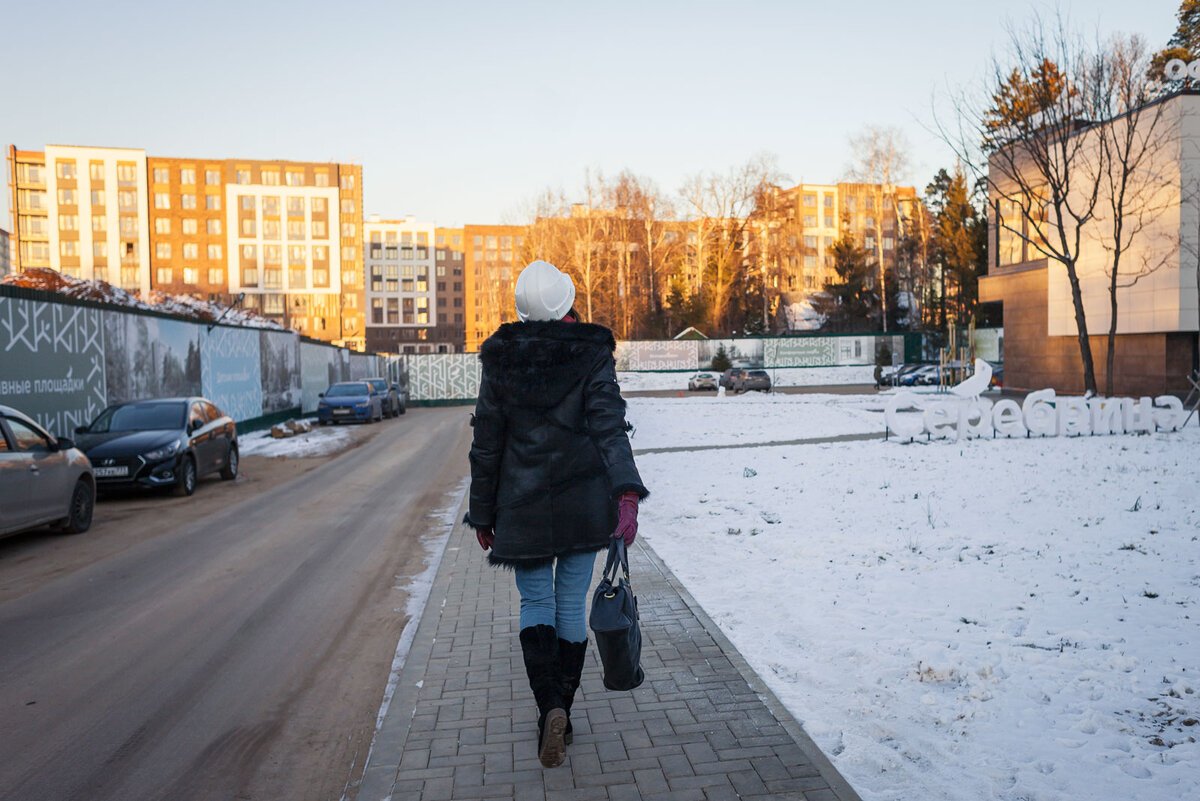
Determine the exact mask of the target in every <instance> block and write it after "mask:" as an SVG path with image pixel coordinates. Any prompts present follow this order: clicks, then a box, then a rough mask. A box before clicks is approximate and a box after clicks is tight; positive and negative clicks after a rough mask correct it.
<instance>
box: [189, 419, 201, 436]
mask: <svg viewBox="0 0 1200 801" xmlns="http://www.w3.org/2000/svg"><path fill="white" fill-rule="evenodd" d="M203 427H204V423H203V421H200V420H189V421H188V433H189V434H194V433H195V432H197V431H199V430H200V429H201V428H203Z"/></svg>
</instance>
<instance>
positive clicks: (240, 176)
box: [237, 170, 250, 185]
mask: <svg viewBox="0 0 1200 801" xmlns="http://www.w3.org/2000/svg"><path fill="white" fill-rule="evenodd" d="M237 182H238V183H239V184H242V185H245V184H248V183H250V171H249V170H238V171H237Z"/></svg>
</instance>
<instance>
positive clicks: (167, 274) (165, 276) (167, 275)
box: [154, 267, 175, 285]
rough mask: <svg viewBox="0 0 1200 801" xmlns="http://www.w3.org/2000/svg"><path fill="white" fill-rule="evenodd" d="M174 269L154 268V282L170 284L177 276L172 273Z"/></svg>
mask: <svg viewBox="0 0 1200 801" xmlns="http://www.w3.org/2000/svg"><path fill="white" fill-rule="evenodd" d="M172 272H173V270H172V269H171V268H170V267H156V268H155V269H154V282H155V283H156V284H159V285H162V284H169V283H172V282H173V281H174V280H175V276H173V275H172V274H171V273H172Z"/></svg>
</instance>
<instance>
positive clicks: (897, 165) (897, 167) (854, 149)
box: [846, 125, 908, 331]
mask: <svg viewBox="0 0 1200 801" xmlns="http://www.w3.org/2000/svg"><path fill="white" fill-rule="evenodd" d="M850 158H851V163H850V167H849V169H848V170H847V171H846V172H847V176H848V177H849V178H850V180H852V181H856V182H858V183H863V184H869V185H871V189H872V195H873V199H874V206H875V208H874V211H875V214H876V217H875V221H876V226H875V228H874V230H873V231H872V233H873V234H874V239H875V247H874V248H872V249H873V250H874V251H875V253H874V255H875V263H876V264H877V265H878V267H879V297H880V324H881V326H882V328H883V330H884V331H887V327H888V323H887V321H888V311H887V303H888V297H887V291H886V288H885V281H884V278H885V275H884V263H883V235H882V229H881V226H880V225H879V224H880V223H882V221H883V217H884V213H885V211H886V212H887V213H889V214H890V213H892V211H893V210H894V209H895V206H896V203H895V197H896V192H895V188H896V184H897V182H899V181H901V180H903V179H904V177H905V176H906V175H907V173H908V142H907V140H906V139H905V137H904V134H903V133H902V132H901V131H900V130H899V129H897V128H890V127H886V128H885V127H880V126H877V125H868V126H866V127H865V128H863V129H862V130H861V131H860V132H859V133H857V134H855V135H852V136H851V137H850ZM885 205H886V206H887V208H886V209H885Z"/></svg>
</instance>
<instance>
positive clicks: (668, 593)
mask: <svg viewBox="0 0 1200 801" xmlns="http://www.w3.org/2000/svg"><path fill="white" fill-rule="evenodd" d="M473 543H474V537H473V535H472V534H470V532H469V531H468V530H467V529H466V528H465V527H463V526H458V527H456V528H455V530H454V532H453V533H452V535H451V538H450V542H449V545H448V547H447V550H446V551H445V553H444V555H443V559H442V564H441V566H440V568H439V571H438V574H437V577H436V578H435V580H434V589H433V594H432V595H431V600H430V605H429V606H428V607H427V610H426V611H427V615H426V617H425V618H424V619H423V620H422V623H421V625H420V627H419V628H418V631H417V636H416V639H415V640H414V646H413V652H412V653H413V654H420V659H419V660H418V659H412V660H410V661H409V663H408V664H406V666H405V669H404V673H403V674H402V676H401V683H400V685H399V687H401V688H402V689H403V688H409V689H408V690H406V691H405V693H406V694H404V696H403V697H404V699H405V702H406V704H407V706H408V708H407V709H403V708H400V707H401V705H399V704H395V703H393V705H392V708H391V709H390V710H389V714H388V716H387V717H386V719H385V721H384V726H383V727H382V728H381V731H380V733H377V738H376V741H377V743H383V744H386V747H387V749H388V751H389V753H386V754H383V753H378V754H375V755H374V756H373V758H372V766H395V767H394V768H388V770H392V771H393V773H392V777H393V779H392V784H391V787H390V789H391V791H392V798H393V801H399V799H401V798H407V799H417V798H419V799H422V801H424V800H425V799H428V801H458V800H459V799H470V798H475V799H487V798H511V799H513V800H514V801H635V799H636V801H737V800H738V799H742V801H748V799H754V798H756V797H761V798H767V797H769V798H771V799H772V801H780V799H792V798H795V799H804V801H858V799H857V796H855V795H853V793H852V791H850V792H843V794H842V795H840V796H839V794H838V793H836V792H834V790H833V788H831V787H830V784H829V781H828V780H827V778H826V775H829V776H832V777H833V779H835V780H836V782H835V783H836V785H837V786H838V787H842V788H844V787H845V785H844V782H843V781H842V780H841V779H840V777H837V776H836V774H835V773H832V771H831V768H830V766H829V765H828V764H827V763H822V765H823V767H818V766H817V765H814V764H813V763H812V761H811V760H810V759H809V758H808V757H807V756H806V752H805V751H804V749H803V748H801V747H800V745H799V744H798V743H797V741H796V740H795V739H793V737H792V735H791V734H789V733H788V732H789V731H791V732H796V731H799V726H798V725H796V724H795V722H794V721H791V722H789V723H787V726H790V727H791V728H785V726H784V725H783V724H781V723H780V720H779V719H778V718H777V717H776V712H775V711H773V710H780V712H779V714H780V715H782V716H783V717H784V718H785V719H787V720H788V721H790V718H788V717H787V714H786V712H783V711H782V708H781V707H780V706H779V705H778V702H776V701H773V700H771V701H769V703H770V704H772V705H768V702H764V700H763V697H762V696H761V695H760V693H762V694H763V695H765V696H768V697H770V693H769V691H766V690H764V689H763V686H762V684H761V683H760V682H759V680H758V679H757V678H755V677H753V676H752V674H750V673H749V672H748V669H747V668H746V667H745V661H744V660H743V659H742V658H741V656H740V655H738V654H737V652H736V651H733V650H732V647H731V646H730V645H729V644H728V641H727V640H726V639H725V638H724V635H722V634H720V632H717V631H716V630H715V629H711V630H710V628H709V627H710V626H712V623H711V622H710V621H708V619H707V617H705V616H704V614H703V612H700V611H698V610H696V609H694V608H693V607H691V606H689V602H688V601H685V596H686V591H682V590H681V589H680V588H679V585H678V584H677V583H676V582H675V581H674V579H673V578H672V577H671V576H670V575H669V573H668V572H667V571H666V569H665V566H663V565H662V563H661V561H660V560H658V558H657V557H656V556H654V555H653V553H652V552H649V551H648V550H646V549H644V548H643V547H642V546H640V545H636V546H635V547H634V548H633V549H632V553H631V564H632V568H633V572H634V585H635V590H636V591H637V592H638V596H639V602H640V603H639V608H640V611H641V615H642V620H641V624H642V636H643V651H642V667H643V669H644V670H645V671H646V681H645V682H644V683H643V684H642V686H641V687H639V688H637V689H636V690H634V691H632V692H612V691H609V690H606V689H605V688H604V686H603V684H602V682H601V677H600V673H601V666H600V662H599V659H598V655H597V653H596V652H595V645H594V640H593V645H592V647H591V648H590V649H589V653H588V656H587V661H586V662H585V666H584V675H583V680H582V682H581V685H580V689H579V692H578V693H577V694H576V698H575V704H574V707H573V709H572V720H573V722H574V724H575V741H574V743H573V744H572V745H570V746H568V747H567V760H566V762H565V763H564V764H563V765H562V766H561V767H558V768H554V769H546V768H543V767H542V765H541V763H540V762H539V760H538V759H537V753H536V750H537V743H536V739H537V721H536V716H537V709H536V706H535V704H534V702H533V698H532V694H531V693H530V690H529V686H528V680H527V678H526V676H525V668H524V663H523V660H522V657H521V650H520V643H519V641H518V637H517V634H518V631H519V629H520V616H519V598H518V596H517V592H516V588H515V586H514V583H513V581H512V576H511V574H510V573H508V572H506V571H501V570H495V569H493V568H490V567H488V566H487V565H486V562H485V560H484V559H483V558H482V557H481V555H480V553H479V552H478V551H477V550H475V549H473V548H470V547H468V546H470V545H472V544H473ZM597 562H598V563H597V566H596V572H597V576H598V574H599V570H600V568H601V567H602V561H601V560H597ZM726 649H730V650H728V651H727V650H726ZM743 670H745V671H747V672H746V673H745V674H743V672H742V671H743ZM418 682H423V683H422V684H421V685H420V687H419V689H418V688H417V685H418ZM397 697H398V698H399V697H400V695H399V694H398V696H397ZM414 704H415V708H414V706H413V705H414ZM805 747H810V746H809V745H808V744H807V743H806V746H805ZM822 770H824V771H826V772H827V773H826V774H823V773H822ZM386 775H387V774H386V773H385V772H384V771H383V770H381V769H380V768H379V767H373V769H372V770H371V771H370V772H369V773H368V774H367V776H369V777H372V780H374V781H378V779H376V778H375V777H380V778H382V777H384V776H386ZM366 782H367V779H366V778H364V784H363V786H362V787H360V797H364V798H365V797H367V795H366V793H367V792H368V791H367V789H366ZM388 790H389V787H383V788H382V792H380V793H379V794H378V796H377V797H380V798H382V797H386V796H387V795H388ZM370 792H371V793H372V794H373V792H374V791H373V790H371V791H370ZM373 797H376V796H373Z"/></svg>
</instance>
